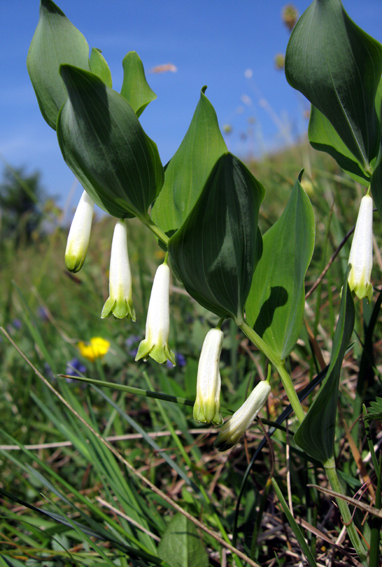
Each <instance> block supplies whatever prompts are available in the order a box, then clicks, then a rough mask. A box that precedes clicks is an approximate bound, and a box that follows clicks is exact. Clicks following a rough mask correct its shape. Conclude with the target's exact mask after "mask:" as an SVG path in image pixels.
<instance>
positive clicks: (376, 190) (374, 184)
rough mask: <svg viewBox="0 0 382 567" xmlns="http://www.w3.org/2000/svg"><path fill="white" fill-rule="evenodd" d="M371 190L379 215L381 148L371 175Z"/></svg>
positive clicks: (381, 191) (380, 206) (380, 203)
mask: <svg viewBox="0 0 382 567" xmlns="http://www.w3.org/2000/svg"><path fill="white" fill-rule="evenodd" d="M370 187H371V192H372V195H373V199H374V202H375V204H376V205H377V209H378V212H379V214H380V215H382V150H381V154H380V155H379V157H378V163H377V165H376V168H375V169H374V171H373V175H372V176H371V183H370Z"/></svg>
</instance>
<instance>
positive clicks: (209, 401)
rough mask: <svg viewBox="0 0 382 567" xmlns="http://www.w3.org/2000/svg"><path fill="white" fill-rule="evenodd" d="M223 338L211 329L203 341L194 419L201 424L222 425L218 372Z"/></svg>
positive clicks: (220, 332)
mask: <svg viewBox="0 0 382 567" xmlns="http://www.w3.org/2000/svg"><path fill="white" fill-rule="evenodd" d="M223 338H224V334H223V332H222V331H221V330H220V329H211V330H210V331H209V332H208V333H207V336H206V338H205V339H204V343H203V347H202V352H201V353H200V358H199V366H198V377H197V383H196V400H195V404H194V419H196V420H197V421H201V422H202V423H214V424H215V425H220V424H221V423H223V419H222V416H221V414H220V386H221V378H220V372H219V362H220V353H221V351H222V345H223Z"/></svg>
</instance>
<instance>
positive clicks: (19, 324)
mask: <svg viewBox="0 0 382 567" xmlns="http://www.w3.org/2000/svg"><path fill="white" fill-rule="evenodd" d="M12 325H13V326H14V328H15V329H21V327H22V326H23V324H22V322H21V321H20V319H13V321H12Z"/></svg>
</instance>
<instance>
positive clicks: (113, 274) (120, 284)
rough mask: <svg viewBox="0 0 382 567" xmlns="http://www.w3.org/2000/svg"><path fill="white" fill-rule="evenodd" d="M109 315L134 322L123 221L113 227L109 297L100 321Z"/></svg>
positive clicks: (125, 231) (125, 232)
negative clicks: (127, 318) (126, 318)
mask: <svg viewBox="0 0 382 567" xmlns="http://www.w3.org/2000/svg"><path fill="white" fill-rule="evenodd" d="M111 313H113V315H114V317H117V318H118V319H123V318H124V317H131V319H132V320H133V321H135V311H134V307H133V294H132V281H131V271H130V264H129V253H128V250H127V230H126V223H125V221H123V220H119V221H118V222H117V223H116V225H115V227H114V234H113V241H112V244H111V256H110V273H109V297H108V299H107V300H106V303H105V305H104V306H103V309H102V313H101V319H104V318H105V317H108V315H111Z"/></svg>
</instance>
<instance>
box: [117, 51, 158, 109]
mask: <svg viewBox="0 0 382 567" xmlns="http://www.w3.org/2000/svg"><path fill="white" fill-rule="evenodd" d="M122 65H123V83H122V89H121V95H122V96H123V97H125V99H126V100H127V101H128V102H129V103H130V106H131V107H132V109H133V110H134V112H135V114H136V115H137V116H140V115H141V114H142V112H143V111H144V109H145V108H146V106H147V105H148V104H150V102H151V101H152V100H155V99H156V97H157V95H156V94H155V93H154V91H153V90H152V89H151V88H150V87H149V84H148V82H147V80H146V75H145V71H144V68H143V64H142V61H141V60H140V58H139V56H138V53H136V52H135V51H130V52H129V53H128V54H127V55H126V57H125V58H124V59H123V61H122Z"/></svg>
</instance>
